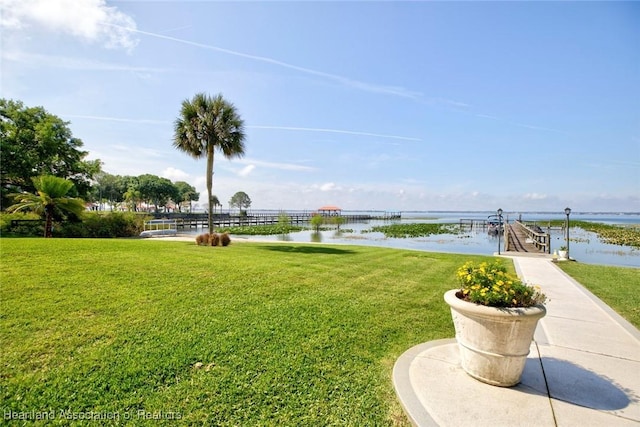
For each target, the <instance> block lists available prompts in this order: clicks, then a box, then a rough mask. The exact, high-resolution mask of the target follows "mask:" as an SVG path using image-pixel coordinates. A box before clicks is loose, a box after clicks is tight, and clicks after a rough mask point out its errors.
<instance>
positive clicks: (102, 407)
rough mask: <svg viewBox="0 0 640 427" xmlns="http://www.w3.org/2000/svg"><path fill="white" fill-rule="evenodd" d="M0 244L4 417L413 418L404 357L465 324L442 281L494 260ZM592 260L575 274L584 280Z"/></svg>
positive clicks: (375, 422) (286, 248) (618, 289)
mask: <svg viewBox="0 0 640 427" xmlns="http://www.w3.org/2000/svg"><path fill="white" fill-rule="evenodd" d="M0 250H1V256H2V270H1V271H2V274H1V277H0V279H1V286H0V304H1V309H0V346H1V348H2V351H1V352H0V363H1V365H0V366H1V369H0V396H1V399H2V410H3V414H6V412H7V411H13V412H14V413H29V412H30V411H34V412H35V413H44V412H47V413H48V412H50V411H54V414H55V418H54V420H53V423H57V424H61V425H62V424H64V425H68V424H69V423H70V421H69V420H67V419H65V418H64V417H63V415H64V416H74V415H75V416H80V417H82V416H87V414H89V415H91V414H94V415H95V416H114V418H115V419H111V420H109V419H108V420H100V421H98V423H99V424H100V425H115V424H120V425H124V424H127V425H158V423H160V424H163V423H167V424H174V423H176V421H175V420H172V419H171V418H174V419H175V418H179V419H180V420H179V423H180V424H182V425H220V426H246V425H252V426H253V425H260V426H272V425H280V426H301V425H304V426H310V425H321V426H328V425H339V426H365V425H366V426H369V425H372V426H383V425H401V426H402V425H408V421H407V419H406V417H405V416H404V414H403V411H402V409H401V407H400V406H399V404H398V402H397V399H396V396H395V392H394V390H393V385H392V379H391V375H392V369H393V364H394V363H395V360H396V359H397V358H398V357H399V356H400V354H402V353H403V352H404V351H406V350H407V349H409V348H410V347H412V346H414V345H416V344H419V343H423V342H425V341H430V340H434V339H440V338H449V337H453V336H454V331H453V325H452V323H451V318H450V314H449V309H448V307H447V306H446V304H445V303H444V301H443V294H444V292H445V291H446V290H448V289H451V288H454V287H456V278H455V271H456V269H457V268H458V267H459V266H460V265H461V264H462V263H464V262H465V261H467V260H470V259H473V260H481V259H487V258H486V257H479V256H470V255H455V254H439V253H430V252H417V251H408V250H395V249H384V248H373V247H359V246H338V245H335V246H330V245H312V244H289V243H274V244H271V243H235V244H232V245H231V246H229V247H226V248H221V247H197V246H195V245H194V244H193V243H192V242H167V241H161V240H159V239H158V240H151V241H140V240H115V239H110V240H106V239H105V240H90V239H83V240H73V239H66V240H63V239H6V238H5V239H1V240H0ZM503 262H505V264H507V265H509V264H510V262H509V261H508V260H503ZM566 264H567V266H568V264H569V263H566ZM563 267H564V265H563ZM571 267H574V264H573V263H572V265H571V266H570V267H569V268H571ZM590 267H591V266H588V265H583V264H575V268H576V271H569V273H570V274H572V275H574V277H576V278H577V279H578V280H579V281H580V282H583V279H582V278H581V277H579V276H578V273H579V272H581V271H587V270H583V269H587V268H590ZM614 269H615V268H614ZM615 270H621V271H623V272H624V273H622V274H629V276H624V278H621V279H620V280H616V281H614V282H612V281H611V280H610V276H611V271H609V272H608V273H606V272H605V273H604V274H602V275H598V276H596V275H593V274H592V273H590V272H589V271H587V272H586V275H585V280H584V282H587V278H588V277H591V276H593V278H594V280H595V282H596V286H599V287H600V288H610V289H607V290H606V291H607V292H608V293H611V294H614V295H615V294H616V293H620V294H621V295H622V296H623V297H622V298H617V299H615V301H614V302H616V303H617V304H619V305H616V304H613V303H612V306H613V308H614V309H616V310H617V311H618V312H619V313H621V314H623V315H625V316H627V318H629V315H627V314H625V313H629V312H630V313H631V314H630V316H631V317H632V318H633V315H634V314H633V313H634V311H633V310H631V309H630V306H631V307H635V310H636V311H635V313H637V307H638V299H637V296H634V295H633V292H634V291H635V290H637V286H638V270H637V269H623V268H620V269H615ZM626 271H628V273H626ZM627 279H629V280H627ZM585 285H587V283H585ZM589 287H590V288H591V289H592V291H593V292H594V293H596V294H598V295H600V290H599V288H598V289H596V288H593V287H591V286H589ZM630 320H631V319H630ZM60 411H64V413H63V414H61V413H60ZM153 417H155V418H165V419H164V421H163V420H162V419H160V420H156V419H147V418H153ZM4 421H6V420H4ZM14 423H15V425H22V424H23V423H24V421H14ZM28 424H30V425H31V424H34V425H38V424H40V425H49V424H52V423H51V420H47V421H42V422H35V423H33V422H31V421H29V422H28ZM73 424H74V425H96V422H88V421H73Z"/></svg>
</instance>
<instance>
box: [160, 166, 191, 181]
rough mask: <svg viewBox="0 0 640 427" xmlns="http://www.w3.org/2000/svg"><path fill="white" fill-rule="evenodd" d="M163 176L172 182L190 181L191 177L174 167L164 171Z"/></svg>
mask: <svg viewBox="0 0 640 427" xmlns="http://www.w3.org/2000/svg"><path fill="white" fill-rule="evenodd" d="M162 176H163V177H165V178H168V179H170V180H171V181H173V182H175V181H188V180H189V178H190V177H191V175H189V174H188V173H186V172H185V171H182V170H180V169H176V168H174V167H171V166H170V167H168V168H166V169H165V170H164V171H162Z"/></svg>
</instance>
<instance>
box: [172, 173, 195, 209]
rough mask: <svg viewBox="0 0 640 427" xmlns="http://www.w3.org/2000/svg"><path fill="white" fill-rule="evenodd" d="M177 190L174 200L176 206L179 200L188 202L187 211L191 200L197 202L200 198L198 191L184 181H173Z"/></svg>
mask: <svg viewBox="0 0 640 427" xmlns="http://www.w3.org/2000/svg"><path fill="white" fill-rule="evenodd" d="M174 185H175V187H176V189H177V190H178V200H174V201H175V202H176V204H178V206H180V204H179V203H180V202H189V212H191V202H192V201H195V202H197V201H198V200H199V199H200V193H198V192H197V191H196V188H195V187H193V186H192V185H190V184H189V183H187V182H184V181H176V182H175V183H174Z"/></svg>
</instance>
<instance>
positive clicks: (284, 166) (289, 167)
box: [234, 159, 315, 172]
mask: <svg viewBox="0 0 640 427" xmlns="http://www.w3.org/2000/svg"><path fill="white" fill-rule="evenodd" d="M234 162H238V163H242V164H247V165H248V166H253V167H254V168H255V167H256V166H262V167H265V168H269V169H278V170H286V171H298V172H311V171H314V170H315V168H313V167H311V166H303V165H298V164H295V163H274V162H265V161H262V160H253V159H251V160H249V159H239V160H234ZM245 169H246V168H245ZM251 170H253V169H251ZM251 170H249V172H251Z"/></svg>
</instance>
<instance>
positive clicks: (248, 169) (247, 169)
mask: <svg viewBox="0 0 640 427" xmlns="http://www.w3.org/2000/svg"><path fill="white" fill-rule="evenodd" d="M255 168H256V165H247V166H245V167H243V168H242V169H240V170H239V171H238V175H239V176H243V177H244V176H249V174H250V173H251V172H252V171H253V170H254V169H255Z"/></svg>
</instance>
